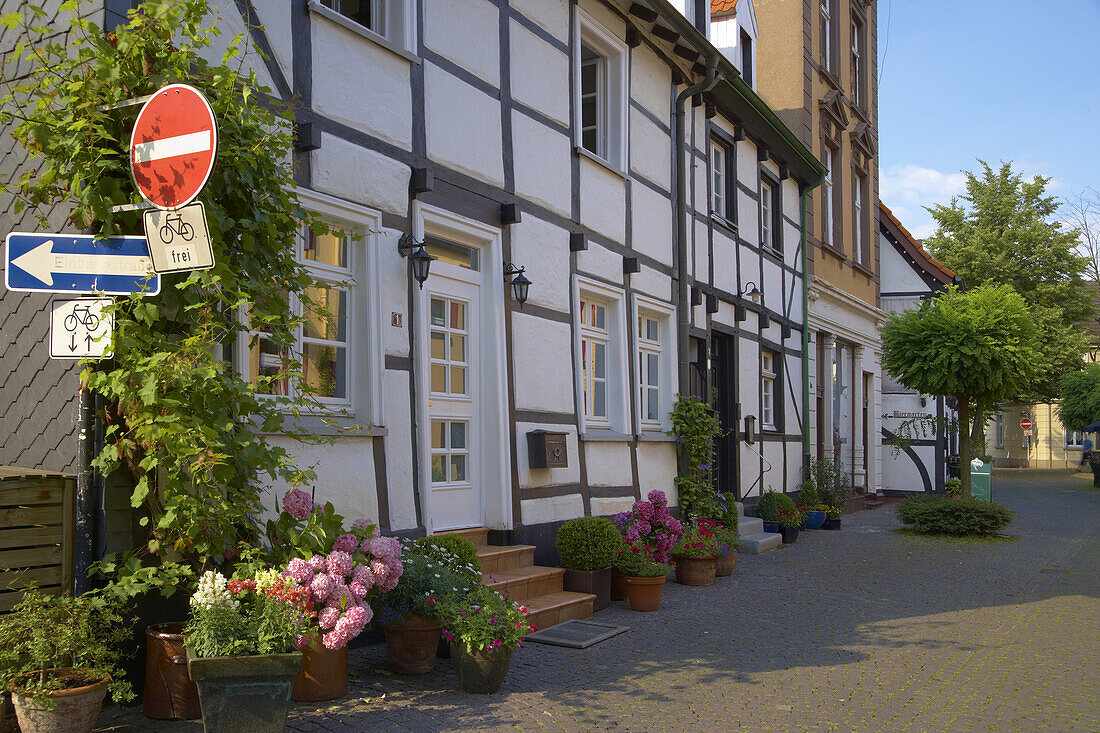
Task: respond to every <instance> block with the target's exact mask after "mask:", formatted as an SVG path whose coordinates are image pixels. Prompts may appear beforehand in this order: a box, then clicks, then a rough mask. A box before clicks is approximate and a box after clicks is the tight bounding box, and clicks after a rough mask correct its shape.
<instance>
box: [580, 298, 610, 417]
mask: <svg viewBox="0 0 1100 733" xmlns="http://www.w3.org/2000/svg"><path fill="white" fill-rule="evenodd" d="M580 309H581V313H580V321H581V354H580V358H581V369H580V371H581V389H582V393H583V395H584V421H585V424H586V425H591V426H593V427H605V428H606V427H610V420H609V418H608V409H607V402H608V389H607V379H608V357H609V353H608V350H609V348H610V344H611V332H610V331H609V330H608V313H607V311H608V303H607V302H606V301H603V300H599V299H597V298H593V297H590V296H587V295H582V296H581V304H580Z"/></svg>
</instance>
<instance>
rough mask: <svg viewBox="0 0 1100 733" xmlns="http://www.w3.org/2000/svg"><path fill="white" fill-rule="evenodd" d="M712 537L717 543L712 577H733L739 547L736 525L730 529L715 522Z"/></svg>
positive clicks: (739, 541)
mask: <svg viewBox="0 0 1100 733" xmlns="http://www.w3.org/2000/svg"><path fill="white" fill-rule="evenodd" d="M735 520H736V516H735ZM714 536H715V539H716V540H717V542H718V566H717V567H716V568H715V570H714V575H715V576H716V577H719V578H725V577H728V576H730V575H733V569H734V568H735V567H737V548H738V547H740V546H741V540H740V539H738V537H737V525H736V524H734V525H733V526H732V527H730V526H723V525H721V524H718V523H717V522H716V523H715V525H714Z"/></svg>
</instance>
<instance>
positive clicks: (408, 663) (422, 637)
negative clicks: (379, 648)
mask: <svg viewBox="0 0 1100 733" xmlns="http://www.w3.org/2000/svg"><path fill="white" fill-rule="evenodd" d="M439 629H440V624H439V619H427V618H421V617H420V616H409V617H408V618H406V619H405V620H404V621H402V622H401V623H400V624H398V625H397V626H396V627H394V628H392V629H386V651H388V652H389V654H390V666H392V667H393V671H394V672H397V673H398V674H427V673H428V672H431V671H432V670H433V669H435V657H436V651H437V650H438V648H439V641H440V639H439Z"/></svg>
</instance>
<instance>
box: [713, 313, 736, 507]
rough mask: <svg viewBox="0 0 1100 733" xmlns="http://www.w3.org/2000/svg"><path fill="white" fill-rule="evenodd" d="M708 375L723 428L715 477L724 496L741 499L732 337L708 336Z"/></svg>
mask: <svg viewBox="0 0 1100 733" xmlns="http://www.w3.org/2000/svg"><path fill="white" fill-rule="evenodd" d="M710 363H711V374H712V381H713V385H714V403H713V404H714V410H715V412H716V413H717V415H718V421H719V423H720V424H721V426H722V436H721V437H719V438H718V450H717V465H716V466H715V471H714V476H715V485H716V486H717V488H718V491H719V492H720V493H722V494H725V495H726V496H727V497H729V496H735V497H737V499H738V500H740V499H741V487H740V485H739V480H738V476H740V470H739V464H738V451H737V439H738V432H737V420H738V418H739V417H740V415H739V414H738V413H739V405H738V404H737V349H736V341H735V340H734V338H733V337H732V336H728V335H726V334H722V333H713V334H712V335H711V355H710Z"/></svg>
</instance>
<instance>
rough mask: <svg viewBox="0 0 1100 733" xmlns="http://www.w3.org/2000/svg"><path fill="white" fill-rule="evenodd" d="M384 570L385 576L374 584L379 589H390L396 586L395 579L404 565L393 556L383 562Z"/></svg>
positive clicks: (403, 569)
mask: <svg viewBox="0 0 1100 733" xmlns="http://www.w3.org/2000/svg"><path fill="white" fill-rule="evenodd" d="M385 572H386V574H385V576H384V577H383V578H382V580H381V581H376V585H377V586H378V589H379V590H381V591H391V590H393V589H394V588H396V587H397V581H398V579H399V578H400V577H401V573H403V572H405V566H404V565H402V564H401V561H400V560H398V559H397V558H394V559H392V560H389V561H387V562H386V563H385Z"/></svg>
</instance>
